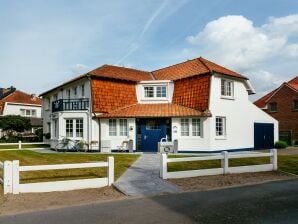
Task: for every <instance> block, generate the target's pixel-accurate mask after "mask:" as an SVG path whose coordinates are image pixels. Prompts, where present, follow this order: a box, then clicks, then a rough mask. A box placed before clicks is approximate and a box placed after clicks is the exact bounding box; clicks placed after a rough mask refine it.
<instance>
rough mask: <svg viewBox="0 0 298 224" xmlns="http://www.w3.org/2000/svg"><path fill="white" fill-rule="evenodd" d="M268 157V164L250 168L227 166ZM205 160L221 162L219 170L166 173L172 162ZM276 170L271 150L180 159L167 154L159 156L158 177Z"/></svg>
mask: <svg viewBox="0 0 298 224" xmlns="http://www.w3.org/2000/svg"><path fill="white" fill-rule="evenodd" d="M257 157H270V164H261V165H250V166H236V167H234V166H233V167H231V166H229V159H236V158H257ZM206 160H221V167H220V168H212V169H200V170H186V171H175V172H168V163H173V162H190V161H206ZM272 170H277V151H276V149H272V150H271V151H270V152H269V153H257V152H245V153H229V152H226V151H225V152H222V153H221V154H218V155H210V156H196V157H181V158H168V155H167V154H161V165H160V177H161V178H162V179H174V178H187V177H198V176H208V175H219V174H229V173H246V172H264V171H272Z"/></svg>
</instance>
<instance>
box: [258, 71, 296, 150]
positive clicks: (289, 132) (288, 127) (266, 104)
mask: <svg viewBox="0 0 298 224" xmlns="http://www.w3.org/2000/svg"><path fill="white" fill-rule="evenodd" d="M254 104H255V105H257V106H258V107H259V108H261V109H262V110H264V111H265V112H266V113H268V114H269V115H271V116H272V117H274V118H275V119H277V120H278V121H279V136H280V139H281V140H284V141H287V142H288V144H290V145H292V144H293V142H294V143H295V144H296V145H298V76H296V77H295V78H293V79H292V80H290V81H288V82H285V83H283V84H282V85H280V86H279V87H278V88H277V89H274V90H273V91H271V92H270V93H268V94H266V95H265V96H263V97H262V98H260V99H258V100H257V101H255V102H254Z"/></svg>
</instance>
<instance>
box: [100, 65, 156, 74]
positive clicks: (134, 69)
mask: <svg viewBox="0 0 298 224" xmlns="http://www.w3.org/2000/svg"><path fill="white" fill-rule="evenodd" d="M104 66H105V67H107V66H111V67H117V68H124V69H128V70H133V71H138V72H147V73H150V72H149V71H145V70H141V69H136V68H127V67H124V66H118V65H109V64H104V65H103V66H100V67H104ZM100 67H98V68H100Z"/></svg>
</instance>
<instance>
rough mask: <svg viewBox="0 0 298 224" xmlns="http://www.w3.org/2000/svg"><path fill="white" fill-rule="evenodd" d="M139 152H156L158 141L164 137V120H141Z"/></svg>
mask: <svg viewBox="0 0 298 224" xmlns="http://www.w3.org/2000/svg"><path fill="white" fill-rule="evenodd" d="M138 125H140V126H141V128H140V129H141V130H140V131H141V144H140V145H141V151H143V152H156V151H157V145H158V142H159V141H160V139H162V138H165V137H166V122H165V120H164V119H153V118H152V119H141V120H140V121H139V122H138Z"/></svg>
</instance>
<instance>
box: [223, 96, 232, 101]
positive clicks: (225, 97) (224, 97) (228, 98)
mask: <svg viewBox="0 0 298 224" xmlns="http://www.w3.org/2000/svg"><path fill="white" fill-rule="evenodd" d="M220 99H223V100H235V97H230V96H221V97H220Z"/></svg>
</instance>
